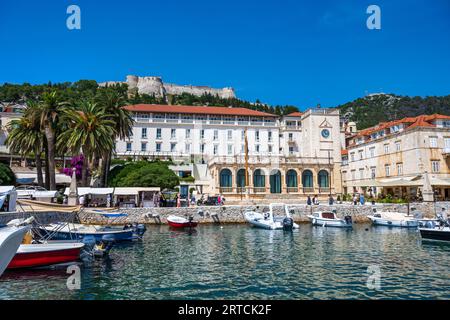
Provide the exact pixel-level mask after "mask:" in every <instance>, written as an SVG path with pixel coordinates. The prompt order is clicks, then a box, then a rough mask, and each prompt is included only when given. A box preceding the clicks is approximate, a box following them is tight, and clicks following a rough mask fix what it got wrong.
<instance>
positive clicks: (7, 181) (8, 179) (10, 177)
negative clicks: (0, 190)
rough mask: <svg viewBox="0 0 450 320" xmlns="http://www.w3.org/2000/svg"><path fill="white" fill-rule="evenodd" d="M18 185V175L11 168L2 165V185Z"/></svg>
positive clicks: (0, 171)
mask: <svg viewBox="0 0 450 320" xmlns="http://www.w3.org/2000/svg"><path fill="white" fill-rule="evenodd" d="M15 184H16V175H15V174H14V172H13V171H12V170H11V168H10V167H9V166H7V165H6V164H4V163H0V185H1V186H13V185H15Z"/></svg>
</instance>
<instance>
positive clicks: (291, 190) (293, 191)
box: [286, 187, 298, 193]
mask: <svg viewBox="0 0 450 320" xmlns="http://www.w3.org/2000/svg"><path fill="white" fill-rule="evenodd" d="M286 192H287V193H297V192H298V187H287V188H286Z"/></svg>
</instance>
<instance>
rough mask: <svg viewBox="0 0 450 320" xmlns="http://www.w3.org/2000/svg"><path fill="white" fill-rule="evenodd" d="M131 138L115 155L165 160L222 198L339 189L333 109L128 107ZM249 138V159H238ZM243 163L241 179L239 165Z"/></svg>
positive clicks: (287, 195) (118, 146)
mask: <svg viewBox="0 0 450 320" xmlns="http://www.w3.org/2000/svg"><path fill="white" fill-rule="evenodd" d="M125 108H126V109H128V110H129V111H130V112H131V113H132V114H133V118H134V120H135V125H134V128H133V136H132V137H131V138H130V139H128V140H125V141H117V143H116V155H117V157H121V158H133V159H149V160H151V159H156V158H159V159H169V158H170V159H171V160H172V161H173V162H174V163H176V165H175V166H173V167H172V169H174V170H175V171H176V172H179V173H186V172H189V174H191V175H192V176H193V177H194V178H195V182H194V183H192V185H194V186H195V187H196V188H197V191H198V192H202V193H209V194H218V193H221V194H224V195H225V196H226V198H227V199H230V198H231V199H232V198H233V197H236V198H242V197H243V195H245V194H249V195H250V196H251V197H252V198H271V195H273V197H274V198H275V197H276V198H293V199H298V198H299V197H302V196H303V197H306V196H307V195H311V196H313V195H316V194H317V195H319V196H321V197H323V198H324V197H326V196H328V195H329V194H330V193H331V194H333V195H335V194H336V193H341V189H340V186H341V185H342V183H341V181H340V176H341V175H340V163H341V148H342V146H343V145H342V144H343V143H344V142H345V141H344V133H343V132H342V131H341V128H340V122H339V112H338V110H336V109H321V108H317V109H309V110H307V111H306V112H305V113H299V112H297V113H293V114H290V115H287V116H284V117H281V118H280V117H278V116H276V115H273V114H269V113H264V112H259V111H255V110H250V109H245V108H226V107H204V106H201V107H200V106H168V105H132V106H127V107H125ZM246 137H247V141H248V160H247V162H246V161H245V154H246V152H245V150H246V143H245V138H246ZM246 163H247V168H248V171H247V172H248V183H246V174H245V168H246Z"/></svg>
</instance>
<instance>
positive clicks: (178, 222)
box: [167, 215, 198, 228]
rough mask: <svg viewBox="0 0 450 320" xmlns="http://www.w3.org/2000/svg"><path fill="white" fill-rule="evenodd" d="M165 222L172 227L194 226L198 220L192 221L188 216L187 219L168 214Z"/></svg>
mask: <svg viewBox="0 0 450 320" xmlns="http://www.w3.org/2000/svg"><path fill="white" fill-rule="evenodd" d="M167 223H168V224H169V226H171V227H172V228H195V227H196V226H197V224H198V222H196V221H194V218H193V217H189V219H186V218H183V217H179V216H174V215H171V216H168V217H167Z"/></svg>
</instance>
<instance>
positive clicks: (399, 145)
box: [395, 141, 402, 152]
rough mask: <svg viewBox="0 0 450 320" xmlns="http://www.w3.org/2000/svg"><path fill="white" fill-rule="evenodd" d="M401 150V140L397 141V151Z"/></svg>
mask: <svg viewBox="0 0 450 320" xmlns="http://www.w3.org/2000/svg"><path fill="white" fill-rule="evenodd" d="M400 150H402V145H401V143H400V141H396V142H395V152H400Z"/></svg>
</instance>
